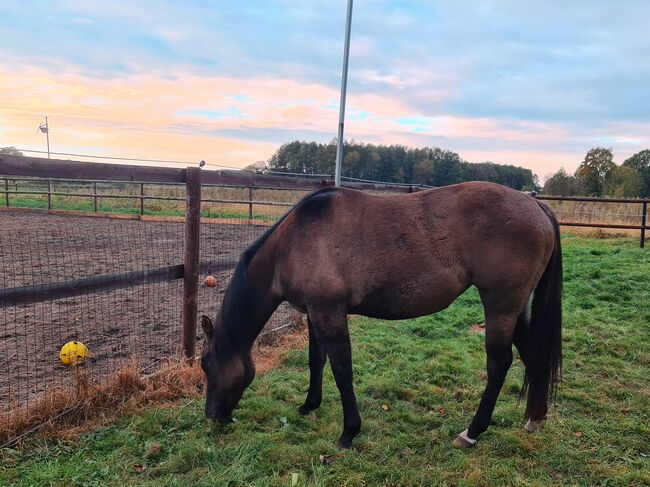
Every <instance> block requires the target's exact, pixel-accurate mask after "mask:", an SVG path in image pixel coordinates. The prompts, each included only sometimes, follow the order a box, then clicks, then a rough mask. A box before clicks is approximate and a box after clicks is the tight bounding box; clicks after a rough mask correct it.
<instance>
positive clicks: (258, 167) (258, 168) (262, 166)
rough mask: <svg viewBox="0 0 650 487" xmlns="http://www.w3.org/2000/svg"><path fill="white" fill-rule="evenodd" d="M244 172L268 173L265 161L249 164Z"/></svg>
mask: <svg viewBox="0 0 650 487" xmlns="http://www.w3.org/2000/svg"><path fill="white" fill-rule="evenodd" d="M244 171H251V172H256V173H263V172H266V162H265V161H256V162H254V163H253V164H249V165H248V166H246V167H245V168H244Z"/></svg>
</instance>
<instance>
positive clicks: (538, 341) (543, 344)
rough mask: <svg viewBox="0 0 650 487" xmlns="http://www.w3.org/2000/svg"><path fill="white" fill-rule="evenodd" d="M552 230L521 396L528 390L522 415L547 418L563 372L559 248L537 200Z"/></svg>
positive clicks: (549, 213)
mask: <svg viewBox="0 0 650 487" xmlns="http://www.w3.org/2000/svg"><path fill="white" fill-rule="evenodd" d="M538 204H539V206H540V207H541V208H542V210H544V213H546V216H547V217H548V218H549V220H550V221H551V223H552V224H553V228H554V231H555V248H554V249H553V254H552V255H551V259H550V260H549V261H548V264H547V265H546V269H545V270H544V274H542V277H541V279H540V280H539V282H538V283H537V287H536V288H535V293H534V296H533V303H532V306H531V317H530V326H529V327H528V334H527V340H526V351H527V353H526V355H527V356H526V372H525V375H524V385H523V387H522V395H524V394H525V393H526V390H528V400H527V404H526V413H525V417H526V418H527V419H528V418H530V419H533V420H540V419H544V418H545V417H546V412H547V404H548V400H549V399H551V400H553V399H555V395H556V393H557V384H558V382H559V380H560V378H561V373H562V248H561V245H560V226H559V224H558V222H557V219H556V218H555V215H554V214H553V212H552V211H551V209H550V208H549V207H548V206H546V205H545V204H543V203H541V202H539V201H538Z"/></svg>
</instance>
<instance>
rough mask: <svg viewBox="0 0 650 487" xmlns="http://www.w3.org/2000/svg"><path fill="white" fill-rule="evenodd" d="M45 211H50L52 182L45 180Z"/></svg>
mask: <svg viewBox="0 0 650 487" xmlns="http://www.w3.org/2000/svg"><path fill="white" fill-rule="evenodd" d="M47 209H48V210H51V209H52V180H51V179H48V180H47Z"/></svg>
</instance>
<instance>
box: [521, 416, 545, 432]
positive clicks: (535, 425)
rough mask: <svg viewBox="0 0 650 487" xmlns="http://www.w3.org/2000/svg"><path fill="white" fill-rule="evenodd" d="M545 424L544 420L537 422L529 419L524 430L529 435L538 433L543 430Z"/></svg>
mask: <svg viewBox="0 0 650 487" xmlns="http://www.w3.org/2000/svg"><path fill="white" fill-rule="evenodd" d="M543 424H544V420H543V419H540V420H537V421H535V420H532V419H529V420H528V422H527V423H526V426H524V429H525V430H526V431H528V432H529V433H537V432H538V431H539V430H540V429H541V428H542V425H543Z"/></svg>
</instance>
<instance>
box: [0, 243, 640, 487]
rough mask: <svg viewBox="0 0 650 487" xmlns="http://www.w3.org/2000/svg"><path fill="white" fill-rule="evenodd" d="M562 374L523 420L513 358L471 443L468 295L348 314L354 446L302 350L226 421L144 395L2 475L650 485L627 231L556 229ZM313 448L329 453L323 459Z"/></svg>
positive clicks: (9, 461) (632, 250) (31, 452)
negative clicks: (559, 236) (533, 425)
mask: <svg viewBox="0 0 650 487" xmlns="http://www.w3.org/2000/svg"><path fill="white" fill-rule="evenodd" d="M564 256H565V306H564V310H565V332H564V345H565V355H564V364H565V369H564V381H563V383H562V385H561V387H560V392H559V397H558V402H557V404H556V405H555V407H553V408H552V410H551V412H550V415H549V421H548V422H547V423H546V425H545V427H544V429H543V430H542V431H541V432H540V433H538V434H535V435H529V434H527V433H525V432H524V431H523V428H522V427H523V424H524V422H523V404H520V405H517V396H518V391H519V387H520V385H521V379H522V366H521V363H520V362H518V361H516V362H515V364H514V365H513V367H512V369H511V371H510V373H509V374H508V379H507V381H506V384H505V386H504V389H503V391H502V393H501V396H500V399H499V402H498V403H497V408H496V410H495V413H494V417H493V424H492V426H491V427H490V429H489V430H488V431H487V432H486V433H485V434H483V435H482V436H481V438H480V441H479V443H478V445H477V447H476V448H474V449H471V450H456V449H453V448H451V441H452V439H453V438H454V436H455V435H456V433H458V432H459V431H461V430H463V429H464V428H465V427H466V426H467V424H468V422H469V421H470V419H471V417H472V415H473V413H474V411H475V408H476V406H477V404H478V401H479V397H480V394H481V392H482V388H483V386H484V384H485V366H484V363H485V355H484V352H483V335H482V334H480V333H478V334H475V333H468V329H469V326H470V325H472V324H474V323H477V322H481V321H482V311H481V306H480V303H479V300H478V295H477V293H476V292H475V291H474V290H470V291H468V292H467V293H466V294H465V295H464V296H462V297H461V298H460V299H459V300H458V301H457V302H456V303H455V304H454V305H453V306H451V307H450V308H449V309H447V310H445V311H444V312H442V313H439V314H437V315H435V316H432V317H426V318H420V319H414V320H408V321H401V322H384V321H377V320H371V319H366V318H361V317H356V318H353V319H352V324H351V333H352V337H353V356H354V365H355V374H356V375H355V384H356V391H357V397H358V400H359V407H360V411H361V414H362V418H363V420H364V424H363V429H362V433H361V434H360V436H358V437H357V439H356V440H355V442H354V448H353V449H352V450H350V451H347V452H345V453H342V454H338V452H337V451H336V450H335V449H334V447H333V444H334V441H335V439H336V438H337V435H338V434H339V432H340V428H341V407H340V403H339V397H338V392H337V390H336V387H335V386H334V381H333V379H332V376H331V373H329V372H328V373H327V374H326V377H325V386H324V401H323V405H322V406H321V408H320V409H319V410H317V411H316V412H315V413H312V414H310V415H308V416H306V417H302V416H300V415H299V414H298V413H297V411H296V408H297V406H299V405H300V404H301V402H302V401H303V399H304V393H305V391H306V388H307V383H308V375H307V371H306V370H305V369H306V367H307V351H306V350H293V351H290V352H288V353H287V354H286V356H285V357H284V360H283V365H282V366H281V367H280V368H278V369H275V370H272V371H270V372H268V373H266V374H264V375H262V376H259V377H257V378H256V380H255V381H254V382H253V385H252V386H251V388H250V389H249V390H248V391H247V392H246V394H245V395H244V398H243V400H242V402H241V404H240V407H239V409H237V410H236V411H235V417H236V418H237V420H238V421H237V422H236V423H235V424H234V425H230V426H227V427H222V426H213V425H211V424H209V422H208V421H207V420H205V419H204V417H203V412H202V409H203V400H202V399H196V400H193V401H190V402H189V403H185V404H179V405H178V406H176V407H173V408H170V407H166V408H163V407H160V408H151V409H149V410H147V411H146V412H143V413H139V414H136V415H133V416H131V417H125V418H122V419H121V420H119V421H118V422H117V423H116V424H114V425H113V426H110V427H104V428H101V429H98V430H96V431H93V432H90V433H87V434H85V435H83V436H82V437H80V438H78V440H75V441H66V442H63V441H53V440H50V441H47V442H46V441H41V442H36V441H33V442H32V443H30V444H28V445H27V446H25V447H23V448H22V449H21V450H7V451H4V452H3V453H2V457H1V462H2V463H1V467H0V485H18V486H34V485H39V486H40V485H65V486H67V485H79V486H82V485H102V486H104V485H119V486H124V485H149V486H156V487H161V486H172V485H205V486H207V485H247V486H248V485H259V486H267V485H279V486H288V485H485V486H493V485H531V486H533V485H534V486H537V485H553V486H556V485H584V486H593V485H607V486H610V485H612V486H617V485H620V486H630V485H648V484H650V446H649V445H650V443H649V441H648V440H649V439H650V427H649V423H648V421H649V419H650V417H649V416H650V379H649V371H650V307H649V306H648V303H650V249H647V248H646V249H639V248H638V242H637V240H636V239H634V238H630V239H621V238H612V239H603V240H596V239H586V238H583V237H575V236H567V237H565V238H564ZM321 455H324V457H321Z"/></svg>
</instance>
